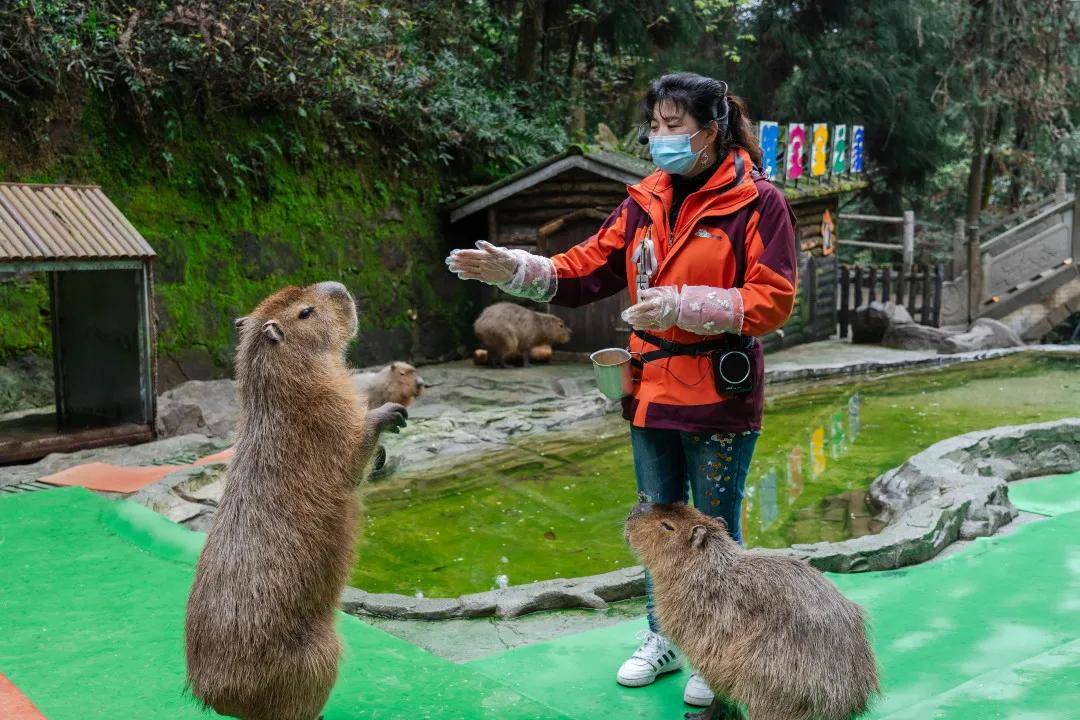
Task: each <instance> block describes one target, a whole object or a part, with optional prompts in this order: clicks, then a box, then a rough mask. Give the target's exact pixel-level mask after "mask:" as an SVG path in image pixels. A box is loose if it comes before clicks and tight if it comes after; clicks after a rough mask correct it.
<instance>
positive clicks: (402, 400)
mask: <svg viewBox="0 0 1080 720" xmlns="http://www.w3.org/2000/svg"><path fill="white" fill-rule="evenodd" d="M353 380H354V381H355V382H356V386H357V388H358V389H359V390H360V395H361V397H364V398H366V399H367V406H368V407H372V408H374V407H379V406H380V405H383V404H384V403H388V402H395V403H398V404H400V405H404V406H405V407H409V406H410V405H412V402H413V400H415V399H416V398H418V397H420V393H422V392H423V391H424V388H426V387H427V383H425V382H424V378H422V377H420V374H419V373H418V372H417V371H416V368H415V367H413V366H412V365H410V364H409V363H407V362H402V361H400V360H396V361H394V362H392V363H390V364H389V365H387V366H386V367H384V368H383V369H382V370H379V371H378V372H366V373H356V374H354V375H353Z"/></svg>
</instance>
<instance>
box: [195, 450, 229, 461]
mask: <svg viewBox="0 0 1080 720" xmlns="http://www.w3.org/2000/svg"><path fill="white" fill-rule="evenodd" d="M235 452H236V450H235V449H233V448H231V447H227V448H225V449H224V450H222V451H221V452H216V453H214V454H213V455H207V456H206V457H204V458H199V459H198V460H196V461H195V464H196V465H210V464H211V463H220V462H229V461H230V460H232V456H233V454H234V453H235Z"/></svg>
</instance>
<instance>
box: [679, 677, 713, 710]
mask: <svg viewBox="0 0 1080 720" xmlns="http://www.w3.org/2000/svg"><path fill="white" fill-rule="evenodd" d="M682 699H683V702H684V703H686V704H687V705H696V706H697V707H709V706H710V705H712V701H713V691H712V690H710V689H709V686H708V684H707V683H706V682H705V680H704V679H703V678H702V677H701V676H700V675H698V674H697V673H694V674H693V675H691V676H690V679H689V680H687V681H686V689H685V690H683V694H682Z"/></svg>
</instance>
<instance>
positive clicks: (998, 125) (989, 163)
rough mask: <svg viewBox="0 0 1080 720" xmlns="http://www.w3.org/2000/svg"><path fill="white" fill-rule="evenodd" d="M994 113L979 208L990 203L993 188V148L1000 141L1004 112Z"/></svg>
mask: <svg viewBox="0 0 1080 720" xmlns="http://www.w3.org/2000/svg"><path fill="white" fill-rule="evenodd" d="M994 115H995V118H994V131H993V132H992V133H990V141H989V142H988V143H987V144H986V145H987V149H986V160H985V161H984V162H983V184H982V198H981V199H980V201H979V207H981V208H986V207H987V206H989V205H990V193H991V192H992V191H993V189H994V176H995V175H996V174H997V157H996V156H995V154H994V150H996V149H997V146H998V143H999V142H1000V141H1001V132H1002V130H1003V129H1004V125H1005V113H1003V112H1000V111H998V112H996V113H994Z"/></svg>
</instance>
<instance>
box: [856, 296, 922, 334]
mask: <svg viewBox="0 0 1080 720" xmlns="http://www.w3.org/2000/svg"><path fill="white" fill-rule="evenodd" d="M911 322H914V321H913V320H912V319H911V315H909V314H908V311H907V309H906V308H905V307H904V306H903V305H897V304H896V303H893V302H884V303H883V302H878V301H877V300H875V301H873V302H871V303H868V304H866V305H860V306H859V307H857V308H856V309H855V319H854V321H853V322H852V324H851V342H853V343H871V344H876V343H880V342H881V340H882V338H883V337H884V336H885V333H886V332H887V331H888V329H889V327H890V326H892V325H904V324H907V323H911Z"/></svg>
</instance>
